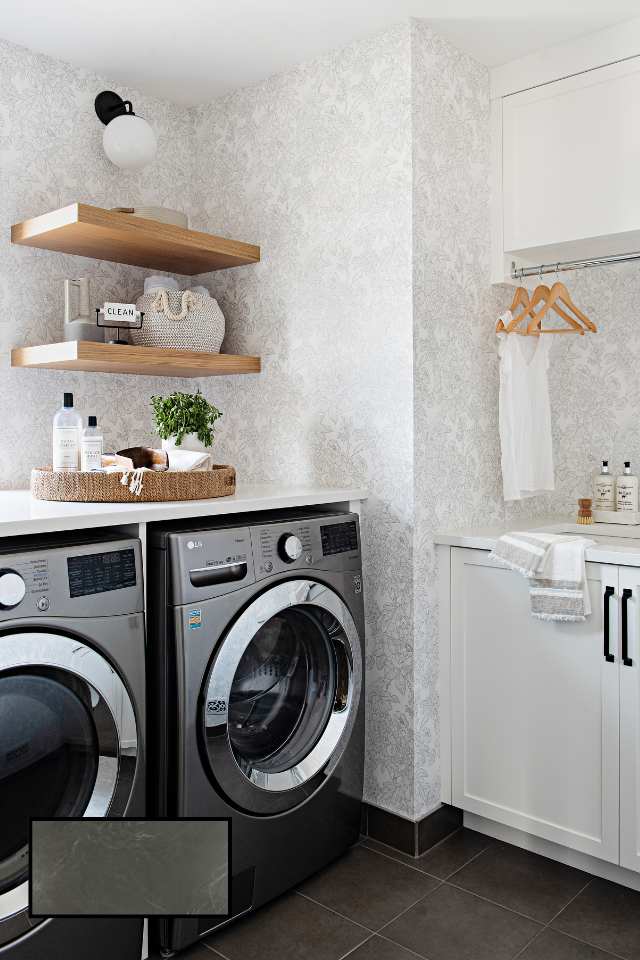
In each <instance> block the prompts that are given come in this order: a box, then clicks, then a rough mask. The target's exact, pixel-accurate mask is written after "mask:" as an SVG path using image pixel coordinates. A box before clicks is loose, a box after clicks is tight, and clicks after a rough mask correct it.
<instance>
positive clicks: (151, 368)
mask: <svg viewBox="0 0 640 960" xmlns="http://www.w3.org/2000/svg"><path fill="white" fill-rule="evenodd" d="M11 366H12V367H43V368H46V369H47V370H85V371H88V372H90V373H133V374H139V375H143V376H150V377H216V376H218V377H222V376H229V375H231V374H238V373H260V357H244V356H236V355H234V354H231V353H195V352H194V351H191V350H167V349H161V348H159V347H134V346H128V345H127V346H125V345H123V344H113V343H91V342H89V341H87V340H71V341H68V342H65V343H45V344H42V345H41V346H37V347H16V348H15V349H13V350H12V351H11Z"/></svg>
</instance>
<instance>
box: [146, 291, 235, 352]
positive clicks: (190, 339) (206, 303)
mask: <svg viewBox="0 0 640 960" xmlns="http://www.w3.org/2000/svg"><path fill="white" fill-rule="evenodd" d="M136 307H137V308H138V310H141V311H142V312H143V313H144V320H143V323H142V327H141V328H140V329H139V330H133V329H132V330H130V331H129V335H130V337H131V342H132V343H133V344H135V346H137V347H170V348H171V349H173V350H193V351H195V352H196V353H220V346H221V344H222V340H223V338H224V315H223V313H222V310H221V309H220V307H219V306H218V301H217V300H214V299H213V297H203V296H202V294H200V293H193V292H192V291H191V290H164V289H160V290H151V291H150V292H149V293H144V294H143V295H142V296H141V297H139V298H138V301H137V303H136Z"/></svg>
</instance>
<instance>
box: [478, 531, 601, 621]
mask: <svg viewBox="0 0 640 960" xmlns="http://www.w3.org/2000/svg"><path fill="white" fill-rule="evenodd" d="M593 546H595V541H594V540H588V539H587V538H586V537H571V536H564V535H562V534H553V533H530V532H522V533H521V532H516V533H507V534H505V535H504V536H502V537H500V538H499V539H498V540H497V541H496V545H495V547H494V548H493V550H492V552H491V553H490V555H489V558H490V559H491V560H498V561H500V562H501V563H503V564H504V565H505V566H507V567H509V568H510V569H511V570H516V571H517V572H518V573H521V574H522V575H523V576H525V577H527V578H528V579H529V595H530V598H531V614H532V616H534V617H536V618H537V619H538V620H553V621H558V622H563V623H572V622H581V621H583V620H586V618H587V617H588V616H590V614H591V601H590V598H589V585H588V583H587V570H586V562H585V552H586V550H587V548H588V547H593Z"/></svg>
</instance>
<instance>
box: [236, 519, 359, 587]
mask: <svg viewBox="0 0 640 960" xmlns="http://www.w3.org/2000/svg"><path fill="white" fill-rule="evenodd" d="M251 541H252V544H253V556H254V563H255V570H256V580H263V579H264V578H265V577H270V576H273V575H274V574H277V573H289V572H293V571H296V572H297V573H299V572H300V571H301V570H307V571H308V570H351V569H353V570H357V569H359V566H360V562H361V561H360V538H359V527H358V517H357V516H356V514H344V515H341V516H335V515H332V516H327V517H313V518H312V519H309V520H295V521H282V522H274V523H268V524H264V525H262V526H259V527H252V528H251Z"/></svg>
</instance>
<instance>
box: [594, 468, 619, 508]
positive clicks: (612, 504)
mask: <svg viewBox="0 0 640 960" xmlns="http://www.w3.org/2000/svg"><path fill="white" fill-rule="evenodd" d="M615 508H616V482H615V480H614V479H613V477H612V476H611V474H610V473H609V461H608V460H603V461H602V470H601V471H600V473H599V474H598V476H597V477H596V479H595V483H594V485H593V509H594V510H615Z"/></svg>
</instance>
